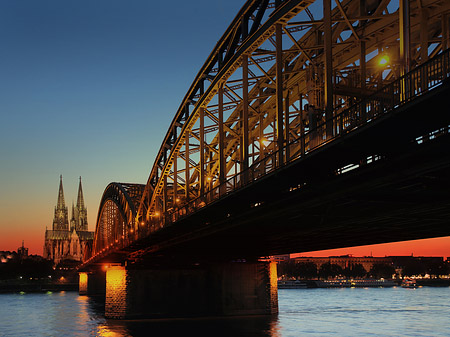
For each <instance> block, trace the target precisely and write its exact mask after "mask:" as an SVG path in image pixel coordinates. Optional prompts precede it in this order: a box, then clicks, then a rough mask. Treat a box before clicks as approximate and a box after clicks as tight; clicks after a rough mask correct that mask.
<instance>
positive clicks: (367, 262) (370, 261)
mask: <svg viewBox="0 0 450 337" xmlns="http://www.w3.org/2000/svg"><path fill="white" fill-rule="evenodd" d="M294 261H295V262H297V263H306V262H312V263H315V264H316V265H317V268H320V266H321V265H323V264H325V263H331V264H337V265H339V266H341V268H342V269H345V268H351V267H352V266H354V265H355V264H361V265H362V266H363V267H364V269H365V270H366V271H370V269H371V268H372V266H373V265H374V264H392V259H391V258H390V257H372V256H364V257H354V256H352V255H344V256H329V257H296V258H294Z"/></svg>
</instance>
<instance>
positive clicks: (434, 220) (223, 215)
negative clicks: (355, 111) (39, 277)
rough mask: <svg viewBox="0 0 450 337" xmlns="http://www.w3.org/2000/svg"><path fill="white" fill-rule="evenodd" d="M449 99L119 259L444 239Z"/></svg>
mask: <svg viewBox="0 0 450 337" xmlns="http://www.w3.org/2000/svg"><path fill="white" fill-rule="evenodd" d="M449 94H450V87H449V86H447V85H443V86H441V87H440V88H438V89H435V90H434V91H432V92H431V93H429V94H427V95H424V96H423V97H422V98H420V99H416V100H415V101H414V102H413V103H411V105H404V106H402V107H401V108H399V109H398V110H397V111H394V112H392V113H389V114H387V115H385V116H384V117H382V118H380V119H379V120H377V121H374V122H372V123H369V124H368V125H366V126H365V127H361V128H360V129H359V130H354V131H352V132H350V133H348V134H347V135H345V136H342V137H341V138H339V139H338V140H335V141H333V142H332V143H330V144H328V145H326V146H323V147H322V148H321V149H319V150H316V151H314V152H313V153H311V154H310V155H307V156H305V157H304V158H303V159H301V160H299V161H297V162H294V163H292V164H291V165H289V166H287V167H285V168H284V169H282V170H279V171H277V172H276V173H274V174H272V175H268V176H266V177H265V178H263V179H260V180H259V181H257V182H254V183H253V184H251V185H249V186H247V187H245V188H243V189H241V190H238V191H237V192H235V193H234V194H232V195H229V196H227V197H226V198H223V199H221V200H219V201H218V202H216V203H215V204H212V205H210V206H208V207H205V208H204V209H202V210H201V211H199V212H197V213H194V214H193V215H191V216H189V217H187V218H185V219H183V220H182V221H178V222H176V223H175V224H173V225H172V226H168V227H166V228H164V229H161V230H159V231H158V232H157V233H154V234H152V235H151V236H150V237H149V238H147V239H145V240H141V241H139V242H137V243H135V244H133V245H132V246H130V247H129V248H128V250H127V251H126V252H122V253H123V254H125V253H130V252H133V253H132V254H131V255H130V256H128V258H131V259H139V260H140V259H141V258H143V257H145V256H161V255H166V256H172V255H173V256H184V257H192V258H193V259H201V258H208V257H214V258H217V257H223V258H226V259H230V258H231V259H235V258H252V257H259V256H267V255H274V254H283V253H294V252H305V251H314V250H322V249H331V248H338V247H348V246H356V245H366V244H375V243H384V242H394V241H402V240H412V239H419V238H427V237H437V236H448V235H450V134H449V133H448V127H449V125H450V114H449V113H448V108H449V104H448V98H447V97H448V95H449ZM439 128H446V130H447V133H446V134H443V135H441V136H440V137H437V138H436V139H433V140H428V141H424V142H422V143H420V144H419V143H418V142H417V141H415V140H416V138H418V137H420V136H422V135H425V134H427V133H429V132H432V131H434V130H437V129H439ZM373 155H375V156H377V158H380V160H376V161H374V162H372V163H367V164H365V165H360V166H359V167H358V168H356V169H354V170H352V171H350V172H346V173H343V174H336V171H337V170H338V169H339V168H342V167H344V166H346V165H348V164H351V163H353V164H355V163H360V161H361V160H362V159H366V158H367V157H369V156H373ZM255 205H257V206H255ZM113 256H114V255H110V257H109V259H113V258H114V257H113ZM122 256H123V255H122V254H120V253H119V254H118V255H116V258H118V257H122ZM107 259H108V258H107Z"/></svg>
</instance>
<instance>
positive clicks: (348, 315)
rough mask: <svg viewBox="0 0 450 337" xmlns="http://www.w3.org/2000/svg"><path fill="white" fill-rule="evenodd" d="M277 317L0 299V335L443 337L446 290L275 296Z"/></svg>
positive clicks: (448, 309) (66, 297)
mask: <svg viewBox="0 0 450 337" xmlns="http://www.w3.org/2000/svg"><path fill="white" fill-rule="evenodd" d="M278 295H279V311H280V312H279V314H278V315H277V316H274V317H239V318H219V319H217V318H208V319H177V320H173V319H171V320H136V321H115V320H107V319H105V318H104V317H103V315H102V313H103V307H102V305H101V303H99V302H97V301H96V300H94V299H91V298H89V297H86V296H79V295H78V293H76V292H54V293H50V292H49V293H29V294H28V293H27V294H25V293H22V294H0V336H2V337H3V336H5V337H6V336H58V337H59V336H108V337H111V336H176V337H181V336H195V337H199V336H209V337H222V336H224V337H225V336H227V337H240V336H251V337H261V336H267V337H269V336H270V337H293V336H427V337H429V336H450V319H449V317H450V287H444V288H432V287H422V288H417V289H404V288H400V287H393V288H338V289H280V290H279V293H278Z"/></svg>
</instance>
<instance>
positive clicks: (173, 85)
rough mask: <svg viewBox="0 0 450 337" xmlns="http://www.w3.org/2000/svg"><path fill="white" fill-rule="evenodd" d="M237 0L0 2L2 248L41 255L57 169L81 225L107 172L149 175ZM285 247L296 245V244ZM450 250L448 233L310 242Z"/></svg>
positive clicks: (380, 252) (118, 177)
mask: <svg viewBox="0 0 450 337" xmlns="http://www.w3.org/2000/svg"><path fill="white" fill-rule="evenodd" d="M243 4H244V1H243V0H215V1H208V0H194V1H181V0H175V1H158V2H154V1H148V0H133V1H128V0H95V1H92V0H77V1H61V0H39V1H36V0H4V1H0V41H1V53H0V113H1V123H0V158H1V160H0V186H1V189H0V250H16V249H17V248H18V247H19V246H20V245H21V243H22V240H24V241H25V246H26V247H28V248H29V249H30V253H32V254H40V255H42V248H43V243H44V233H45V229H46V227H48V228H49V229H50V228H51V226H52V220H53V210H54V207H55V205H56V201H57V195H58V185H59V176H60V174H62V175H63V184H64V194H65V200H66V206H67V207H68V208H69V217H71V215H72V214H71V212H70V210H71V205H72V202H76V197H77V188H78V178H79V176H81V177H82V181H83V190H84V198H85V202H86V205H87V209H88V219H89V229H90V230H94V229H95V221H96V217H97V211H98V205H99V202H100V198H101V196H102V193H103V190H104V188H105V187H106V186H107V184H108V183H110V182H112V181H118V182H130V183H146V181H147V178H148V175H149V172H150V169H151V167H152V165H153V161H154V158H155V155H156V154H157V151H158V149H159V147H160V144H161V141H162V140H163V137H164V135H165V133H166V131H167V129H168V126H169V124H170V122H171V120H172V118H173V116H174V114H175V112H176V110H177V108H178V106H179V104H180V103H181V100H182V98H183V97H184V95H185V93H186V91H187V90H188V88H189V86H190V84H191V82H192V80H193V79H194V77H195V75H196V74H197V72H198V70H199V69H200V67H201V66H202V65H203V63H204V61H205V60H206V58H207V57H208V55H209V53H210V52H211V50H212V49H213V47H214V45H215V44H216V42H217V40H219V38H220V37H221V35H222V33H223V32H224V31H225V29H226V28H227V27H228V25H229V24H230V23H231V21H232V20H233V18H234V17H235V15H236V14H237V12H238V10H239V9H240V8H241V7H242V5H243ZM293 253H294V252H293ZM341 253H342V254H354V255H370V254H371V253H372V254H373V255H374V256H384V255H411V254H412V253H413V254H414V255H436V256H450V237H448V238H441V239H433V240H425V241H422V242H414V243H413V244H411V243H404V244H389V245H385V246H382V247H380V246H378V247H375V246H374V247H369V246H366V247H362V248H358V249H356V248H352V249H344V250H341V251H338V252H326V253H315V254H312V253H308V254H303V255H309V256H311V255H317V254H341Z"/></svg>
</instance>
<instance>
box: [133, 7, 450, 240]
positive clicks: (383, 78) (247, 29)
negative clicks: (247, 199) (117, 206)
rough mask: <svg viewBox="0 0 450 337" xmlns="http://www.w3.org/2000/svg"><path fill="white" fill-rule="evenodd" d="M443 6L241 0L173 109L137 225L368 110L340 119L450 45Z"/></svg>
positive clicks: (208, 196) (212, 192)
mask: <svg viewBox="0 0 450 337" xmlns="http://www.w3.org/2000/svg"><path fill="white" fill-rule="evenodd" d="M449 10H450V3H448V2H445V1H442V0H424V1H406V0H400V1H398V0H397V1H395V0H374V1H359V0H335V1H331V0H323V1H314V0H303V1H302V0H295V1H292V0H291V1H275V3H272V2H269V1H267V0H261V1H256V0H255V1H248V2H247V3H246V4H245V5H244V7H243V8H242V9H241V10H240V12H239V13H238V15H237V16H236V18H235V19H234V20H233V22H232V23H231V25H230V27H229V28H228V29H227V31H226V32H225V34H224V35H223V36H222V38H221V39H220V40H219V42H218V43H217V45H216V46H215V48H214V50H213V51H212V53H211V54H210V56H209V57H208V59H207V61H206V62H205V64H204V65H203V67H202V68H201V70H200V72H199V73H198V75H197V77H196V78H195V80H194V82H193V83H192V85H191V87H190V89H189V91H188V93H187V94H186V96H185V97H184V99H183V101H182V103H181V105H180V107H179V109H178V111H177V112H176V114H175V117H174V119H173V121H172V123H171V125H170V127H169V130H168V132H167V134H166V136H165V138H164V141H163V143H162V145H161V148H160V150H159V153H158V155H157V157H156V160H155V163H154V166H153V168H152V171H151V173H150V176H149V179H148V181H147V185H146V187H145V190H144V193H143V196H142V199H141V202H140V205H139V208H138V211H137V217H136V221H135V228H134V230H136V231H138V232H140V233H142V234H143V235H147V234H149V233H150V232H152V231H154V230H157V229H159V228H161V227H163V226H164V225H165V224H167V223H171V222H173V221H176V220H177V219H179V218H180V217H183V216H185V215H187V214H189V213H190V212H192V211H195V210H196V209H198V208H201V207H203V206H204V205H206V204H208V203H210V202H213V201H214V200H216V199H219V198H220V197H222V196H223V195H226V194H227V193H230V192H232V191H233V190H235V189H237V188H239V187H242V186H243V185H245V184H246V183H248V182H250V181H252V180H254V179H257V178H258V177H261V176H263V175H264V174H266V173H269V172H271V171H272V170H274V169H275V168H276V167H279V166H281V165H283V164H285V163H287V162H289V161H292V160H295V159H296V158H298V157H300V156H302V155H305V154H307V153H308V152H310V151H312V150H313V149H315V148H316V147H319V146H321V145H322V144H325V143H327V142H328V141H330V140H331V139H333V138H334V137H336V136H338V135H339V134H340V133H343V132H345V131H346V129H350V128H352V127H353V124H354V123H355V119H366V120H367V119H370V116H367V111H368V109H361V111H359V112H357V113H356V114H355V115H354V116H351V117H350V116H347V117H346V118H340V119H338V118H337V116H339V115H340V113H341V112H342V111H344V110H345V109H348V108H349V107H351V106H352V105H354V104H355V103H356V102H358V101H359V100H361V98H362V97H366V96H368V95H370V94H373V93H375V92H376V91H377V90H379V89H380V88H382V87H383V86H384V85H386V84H387V83H390V82H392V81H393V80H395V79H399V78H400V77H401V76H402V75H404V74H405V72H406V71H408V70H409V69H411V68H414V67H416V66H418V65H420V64H423V63H425V62H426V61H427V60H428V59H429V58H430V57H433V56H435V55H436V54H438V53H440V52H442V51H443V50H445V49H447V47H448V43H449V28H448V21H449V16H448V13H449ZM316 13H319V14H316ZM407 50H408V51H409V52H406V51H407ZM387 59H389V61H387ZM383 60H385V61H384V62H386V64H385V65H384V66H382V67H380V64H379V63H382V62H383ZM422 80H425V79H422ZM403 90H405V89H403ZM341 117H342V116H341ZM249 168H251V170H249Z"/></svg>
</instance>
